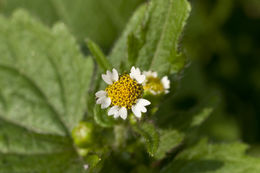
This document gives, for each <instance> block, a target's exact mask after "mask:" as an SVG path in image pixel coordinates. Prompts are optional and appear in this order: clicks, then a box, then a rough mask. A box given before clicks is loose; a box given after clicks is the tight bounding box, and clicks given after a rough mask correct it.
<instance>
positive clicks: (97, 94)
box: [95, 90, 107, 97]
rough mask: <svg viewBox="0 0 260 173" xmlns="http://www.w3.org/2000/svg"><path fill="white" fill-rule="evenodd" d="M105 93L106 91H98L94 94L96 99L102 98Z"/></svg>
mask: <svg viewBox="0 0 260 173" xmlns="http://www.w3.org/2000/svg"><path fill="white" fill-rule="evenodd" d="M106 94H107V92H106V91H103V90H100V91H98V92H96V94H95V95H96V97H102V96H106Z"/></svg>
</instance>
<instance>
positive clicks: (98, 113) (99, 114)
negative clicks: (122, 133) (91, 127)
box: [94, 105, 115, 127]
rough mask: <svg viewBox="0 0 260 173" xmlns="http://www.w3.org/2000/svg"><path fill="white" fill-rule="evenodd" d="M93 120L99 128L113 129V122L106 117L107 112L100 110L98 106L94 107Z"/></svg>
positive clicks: (109, 117)
mask: <svg viewBox="0 0 260 173" xmlns="http://www.w3.org/2000/svg"><path fill="white" fill-rule="evenodd" d="M94 120H95V122H96V123H97V124H98V125H100V126H101V127H113V125H114V124H115V120H114V119H113V118H112V117H111V116H108V115H107V111H106V110H104V109H101V108H100V106H99V105H96V106H95V107H94Z"/></svg>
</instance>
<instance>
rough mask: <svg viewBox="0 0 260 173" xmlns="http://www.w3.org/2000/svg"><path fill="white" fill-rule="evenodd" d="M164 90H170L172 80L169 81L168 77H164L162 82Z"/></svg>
mask: <svg viewBox="0 0 260 173" xmlns="http://www.w3.org/2000/svg"><path fill="white" fill-rule="evenodd" d="M161 82H162V84H163V87H164V89H169V88H170V80H169V79H168V77H167V76H164V77H163V78H162V80H161Z"/></svg>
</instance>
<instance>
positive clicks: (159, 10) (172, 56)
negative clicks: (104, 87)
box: [110, 0, 190, 75]
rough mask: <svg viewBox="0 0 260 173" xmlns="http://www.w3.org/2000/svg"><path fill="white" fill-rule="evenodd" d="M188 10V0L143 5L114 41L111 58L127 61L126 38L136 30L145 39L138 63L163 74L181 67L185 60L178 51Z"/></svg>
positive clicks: (157, 1) (153, 2)
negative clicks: (121, 34) (115, 42)
mask: <svg viewBox="0 0 260 173" xmlns="http://www.w3.org/2000/svg"><path fill="white" fill-rule="evenodd" d="M189 13H190V4H189V3H188V2H187V1H186V0H164V1H161V0H152V1H151V2H150V3H149V4H148V6H147V7H145V6H143V7H141V8H140V9H139V10H137V12H136V13H135V15H134V16H133V17H132V19H131V20H130V22H129V24H128V26H127V27H126V30H125V32H124V34H123V36H122V37H121V38H120V39H119V41H118V42H117V44H116V45H115V48H114V50H113V51H112V53H111V55H110V58H111V59H112V62H114V61H118V60H120V61H121V62H124V61H125V56H124V52H126V50H127V46H126V40H127V38H128V37H129V36H128V35H129V34H132V33H134V34H135V35H136V37H137V38H140V39H141V40H142V41H144V44H143V46H142V48H141V49H140V51H139V52H138V57H137V62H136V66H138V67H141V68H142V69H144V70H148V69H151V70H154V71H157V72H158V73H159V74H161V75H164V74H169V72H175V73H176V72H178V71H180V70H181V69H182V68H183V67H184V64H185V61H186V60H185V58H184V56H183V55H182V53H180V52H179V39H180V36H181V33H182V31H183V28H184V26H185V24H186V20H187V18H188V16H189ZM113 59H114V60H113ZM120 61H119V63H120ZM117 65H118V63H117Z"/></svg>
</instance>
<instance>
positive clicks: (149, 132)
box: [133, 123, 159, 156]
mask: <svg viewBox="0 0 260 173" xmlns="http://www.w3.org/2000/svg"><path fill="white" fill-rule="evenodd" d="M133 128H134V130H135V131H136V132H137V133H139V134H140V135H141V136H142V137H144V139H145V142H146V149H147V151H148V153H149V154H150V155H151V156H154V154H155V153H156V151H157V149H158V145H159V133H158V132H157V130H156V129H155V127H154V125H153V124H150V123H143V124H141V125H138V126H134V127H133Z"/></svg>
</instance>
